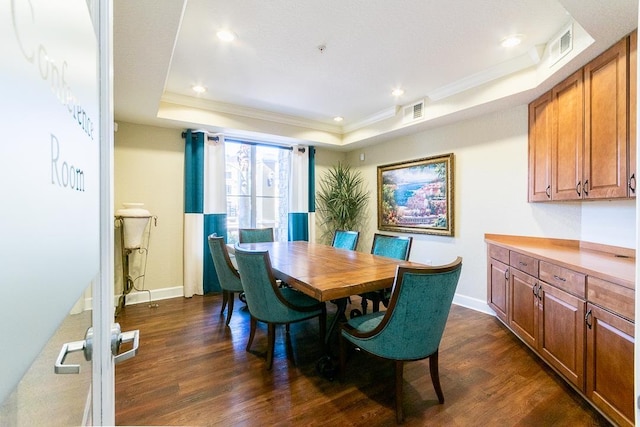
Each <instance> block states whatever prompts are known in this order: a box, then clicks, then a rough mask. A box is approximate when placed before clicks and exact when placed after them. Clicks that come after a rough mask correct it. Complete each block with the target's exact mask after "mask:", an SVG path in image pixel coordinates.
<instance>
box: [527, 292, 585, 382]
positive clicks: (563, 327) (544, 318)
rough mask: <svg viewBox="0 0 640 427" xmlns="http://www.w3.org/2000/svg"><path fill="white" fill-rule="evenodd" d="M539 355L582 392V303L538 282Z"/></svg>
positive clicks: (583, 328) (583, 326)
mask: <svg viewBox="0 0 640 427" xmlns="http://www.w3.org/2000/svg"><path fill="white" fill-rule="evenodd" d="M538 298H539V299H540V303H539V316H540V320H539V321H538V323H539V337H540V338H539V340H538V341H539V343H538V351H539V353H540V355H541V356H542V357H543V358H544V359H545V360H546V361H547V362H548V363H549V364H550V365H551V366H553V367H554V368H556V370H557V371H558V372H560V373H561V374H562V375H563V376H564V377H565V378H566V379H567V380H568V381H570V382H571V383H572V384H573V385H574V386H576V387H577V388H578V389H579V390H584V368H585V366H584V360H585V359H584V351H585V348H584V333H585V324H584V314H585V306H586V302H585V300H584V299H581V298H578V297H576V296H575V295H571V294H570V293H568V292H565V291H563V290H561V289H558V288H556V287H554V286H550V285H548V284H546V283H545V282H542V281H540V285H539V288H538Z"/></svg>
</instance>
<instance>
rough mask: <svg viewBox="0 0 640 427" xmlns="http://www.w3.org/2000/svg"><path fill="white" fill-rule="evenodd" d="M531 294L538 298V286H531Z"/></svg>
mask: <svg viewBox="0 0 640 427" xmlns="http://www.w3.org/2000/svg"><path fill="white" fill-rule="evenodd" d="M532 291H533V294H534V295H535V296H536V297H537V296H538V284H537V283H536V284H535V285H533V289H532Z"/></svg>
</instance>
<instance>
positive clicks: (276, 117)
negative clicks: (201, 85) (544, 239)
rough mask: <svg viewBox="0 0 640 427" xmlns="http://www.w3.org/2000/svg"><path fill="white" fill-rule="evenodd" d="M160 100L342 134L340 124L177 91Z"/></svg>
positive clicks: (163, 96) (168, 93)
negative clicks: (181, 93)
mask: <svg viewBox="0 0 640 427" xmlns="http://www.w3.org/2000/svg"><path fill="white" fill-rule="evenodd" d="M160 102H169V103H171V104H175V105H180V106H184V107H190V108H199V109H202V110H207V111H213V112H217V113H223V114H232V115H236V116H242V117H247V118H250V119H256V120H266V121H270V122H275V123H282V124H286V125H291V126H297V127H301V128H307V129H314V130H319V131H323V132H330V133H334V134H338V135H342V133H343V132H342V127H341V126H335V125H329V124H326V123H322V122H318V121H315V120H308V119H303V118H300V117H294V116H289V115H286V114H278V113H273V112H271V111H265V110H259V109H256V108H250V107H243V106H240V105H234V104H227V103H224V102H218V101H212V100H210V99H203V98H194V97H192V96H186V95H180V94H177V93H170V92H165V93H164V94H163V95H162V97H161V99H160Z"/></svg>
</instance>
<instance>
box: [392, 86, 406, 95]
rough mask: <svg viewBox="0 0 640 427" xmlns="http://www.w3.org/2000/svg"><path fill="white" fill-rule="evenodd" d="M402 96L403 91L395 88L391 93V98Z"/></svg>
mask: <svg viewBox="0 0 640 427" xmlns="http://www.w3.org/2000/svg"><path fill="white" fill-rule="evenodd" d="M403 94H404V89H400V88H397V89H394V90H392V91H391V95H393V96H400V95H403Z"/></svg>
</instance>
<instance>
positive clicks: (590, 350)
mask: <svg viewBox="0 0 640 427" xmlns="http://www.w3.org/2000/svg"><path fill="white" fill-rule="evenodd" d="M587 307H588V311H587V313H588V315H587V387H586V395H587V397H588V398H589V399H590V400H591V401H592V402H593V403H594V404H595V405H596V406H597V407H598V408H600V409H601V410H602V411H603V412H604V413H605V414H607V415H608V416H609V417H611V418H612V419H613V420H614V421H615V422H616V423H617V424H619V425H621V426H626V425H628V426H631V425H633V420H634V398H633V396H634V391H633V378H634V370H633V349H634V343H635V339H634V325H633V323H631V322H629V321H627V320H624V319H623V318H621V317H619V316H616V315H615V314H612V313H610V312H608V311H606V310H604V309H602V308H600V307H598V306H596V305H592V304H588V306H587Z"/></svg>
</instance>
